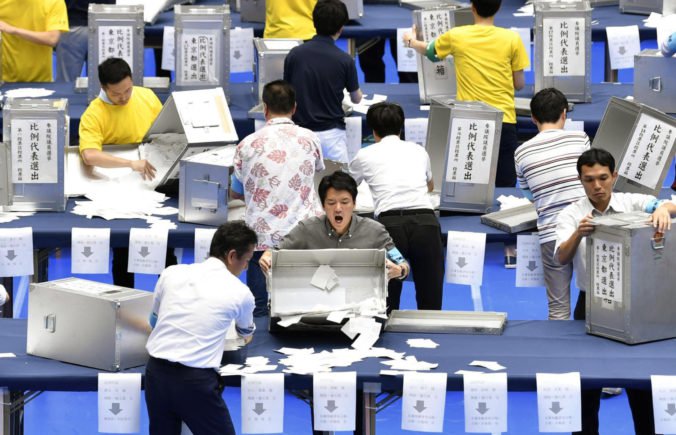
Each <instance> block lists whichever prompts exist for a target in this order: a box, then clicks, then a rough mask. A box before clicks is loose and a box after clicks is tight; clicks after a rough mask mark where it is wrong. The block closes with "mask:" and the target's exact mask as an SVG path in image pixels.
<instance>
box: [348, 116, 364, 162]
mask: <svg viewBox="0 0 676 435" xmlns="http://www.w3.org/2000/svg"><path fill="white" fill-rule="evenodd" d="M345 135H346V136H347V160H348V163H349V162H351V161H352V160H354V157H355V156H356V155H357V153H358V152H359V150H360V149H361V138H362V136H361V116H348V117H346V118H345Z"/></svg>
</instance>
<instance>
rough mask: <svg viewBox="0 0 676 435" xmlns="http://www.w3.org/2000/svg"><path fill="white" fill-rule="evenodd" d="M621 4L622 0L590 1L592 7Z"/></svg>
mask: <svg viewBox="0 0 676 435" xmlns="http://www.w3.org/2000/svg"><path fill="white" fill-rule="evenodd" d="M619 4H620V0H589V5H590V6H591V7H598V6H617V5H619Z"/></svg>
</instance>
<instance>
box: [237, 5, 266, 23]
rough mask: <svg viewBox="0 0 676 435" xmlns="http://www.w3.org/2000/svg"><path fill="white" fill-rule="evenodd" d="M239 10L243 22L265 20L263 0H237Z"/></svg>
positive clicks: (262, 21)
mask: <svg viewBox="0 0 676 435" xmlns="http://www.w3.org/2000/svg"><path fill="white" fill-rule="evenodd" d="M239 11H240V14H241V19H242V21H243V22H245V23H246V22H250V23H264V22H265V0H239Z"/></svg>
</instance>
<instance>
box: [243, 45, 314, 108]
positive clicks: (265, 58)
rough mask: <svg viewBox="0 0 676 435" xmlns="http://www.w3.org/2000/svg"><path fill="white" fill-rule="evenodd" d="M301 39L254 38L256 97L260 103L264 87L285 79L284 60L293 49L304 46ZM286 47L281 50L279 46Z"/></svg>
mask: <svg viewBox="0 0 676 435" xmlns="http://www.w3.org/2000/svg"><path fill="white" fill-rule="evenodd" d="M302 43H303V41H302V40H300V39H283V38H265V39H264V38H254V62H255V65H254V88H253V90H254V96H255V97H256V100H257V101H258V102H259V103H260V102H262V101H263V100H262V98H263V87H264V86H265V85H266V84H267V83H270V82H272V81H274V80H280V79H283V78H284V59H286V55H287V54H289V51H291V48H293V47H296V46H298V45H300V44H302ZM280 44H281V45H285V47H284V48H279V47H278V45H280Z"/></svg>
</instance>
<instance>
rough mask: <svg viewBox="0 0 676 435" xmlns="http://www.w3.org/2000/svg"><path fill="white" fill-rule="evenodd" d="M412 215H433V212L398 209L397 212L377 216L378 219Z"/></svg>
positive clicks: (422, 209) (423, 209)
mask: <svg viewBox="0 0 676 435" xmlns="http://www.w3.org/2000/svg"><path fill="white" fill-rule="evenodd" d="M414 214H434V210H432V209H429V208H412V209H408V210H407V209H399V210H387V211H384V212H382V213H380V214H379V215H378V217H383V216H407V215H414Z"/></svg>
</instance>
